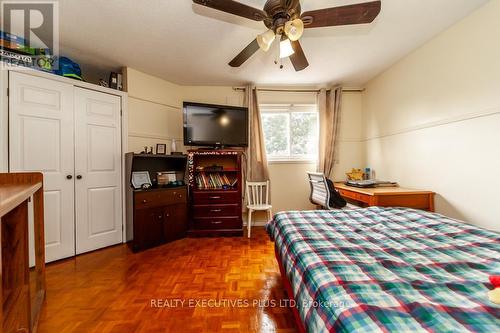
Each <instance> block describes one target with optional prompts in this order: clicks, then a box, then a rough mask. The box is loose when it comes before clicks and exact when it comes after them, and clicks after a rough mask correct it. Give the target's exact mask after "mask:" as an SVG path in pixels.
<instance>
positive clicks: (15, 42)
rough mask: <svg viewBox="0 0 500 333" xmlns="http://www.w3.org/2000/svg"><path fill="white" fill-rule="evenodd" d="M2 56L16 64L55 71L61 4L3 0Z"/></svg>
mask: <svg viewBox="0 0 500 333" xmlns="http://www.w3.org/2000/svg"><path fill="white" fill-rule="evenodd" d="M0 3H1V18H2V25H1V35H0V42H1V43H0V56H1V58H2V60H3V61H4V62H7V63H10V64H12V65H18V66H19V65H21V66H27V67H38V68H41V69H54V68H53V66H54V65H55V64H54V59H56V57H57V56H58V54H59V3H58V2H57V1H0Z"/></svg>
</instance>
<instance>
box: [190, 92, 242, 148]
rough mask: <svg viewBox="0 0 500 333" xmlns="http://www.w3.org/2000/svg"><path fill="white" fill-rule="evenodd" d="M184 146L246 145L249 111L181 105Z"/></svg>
mask: <svg viewBox="0 0 500 333" xmlns="http://www.w3.org/2000/svg"><path fill="white" fill-rule="evenodd" d="M184 145H185V146H211V147H246V146H248V108H244V107H234V106H224V105H212V104H200V103H191V102H184Z"/></svg>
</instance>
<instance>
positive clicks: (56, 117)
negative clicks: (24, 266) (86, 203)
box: [9, 72, 75, 262]
mask: <svg viewBox="0 0 500 333" xmlns="http://www.w3.org/2000/svg"><path fill="white" fill-rule="evenodd" d="M9 89H10V97H9V147H10V149H9V169H10V171H11V172H30V171H36V172H40V171H41V172H43V174H44V190H45V191H44V201H45V202H44V203H45V257H46V261H47V262H49V261H54V260H58V259H62V258H66V257H70V256H74V255H75V222H74V213H75V211H74V180H75V179H74V139H73V126H74V125H73V123H74V118H73V112H74V103H73V86H72V85H69V84H64V83H60V82H57V81H52V80H48V79H43V78H39V77H34V76H31V75H27V74H21V73H15V72H10V76H9Z"/></svg>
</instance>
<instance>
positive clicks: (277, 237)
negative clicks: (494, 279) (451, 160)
mask: <svg viewBox="0 0 500 333" xmlns="http://www.w3.org/2000/svg"><path fill="white" fill-rule="evenodd" d="M266 229H267V232H268V234H269V236H270V237H271V239H272V240H273V241H274V242H275V250H276V257H277V260H278V263H279V264H280V268H281V270H282V275H283V278H284V281H285V285H286V286H288V288H289V289H290V290H289V291H290V293H291V294H292V295H290V296H291V297H293V300H294V301H295V307H294V311H295V314H296V316H297V317H298V319H299V321H300V322H299V323H298V324H299V328H300V329H301V330H306V331H307V332H315V333H316V332H468V331H470V332H498V330H499V328H500V306H499V305H496V304H494V303H492V302H490V301H489V299H488V295H487V294H488V291H489V290H490V289H491V288H492V286H491V284H490V283H489V280H488V277H489V276H490V275H498V274H500V234H498V233H495V232H492V231H488V230H484V229H481V228H478V227H475V226H472V225H469V224H466V223H463V222H460V221H457V220H454V219H451V218H447V217H445V216H443V215H439V214H435V213H429V212H424V211H419V210H414V209H409V208H380V207H370V208H366V209H355V210H345V211H300V212H299V211H292V212H283V213H278V214H277V215H275V217H274V219H273V220H272V221H271V222H269V223H268V224H267V226H266Z"/></svg>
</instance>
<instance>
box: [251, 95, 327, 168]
mask: <svg viewBox="0 0 500 333" xmlns="http://www.w3.org/2000/svg"><path fill="white" fill-rule="evenodd" d="M260 110H261V116H262V129H263V132H264V140H265V144H266V151H267V157H268V159H269V160H270V161H316V160H317V157H318V138H319V136H318V133H319V119H318V117H319V116H318V110H317V107H316V105H281V104H280V105H267V104H266V105H260Z"/></svg>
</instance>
